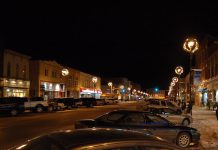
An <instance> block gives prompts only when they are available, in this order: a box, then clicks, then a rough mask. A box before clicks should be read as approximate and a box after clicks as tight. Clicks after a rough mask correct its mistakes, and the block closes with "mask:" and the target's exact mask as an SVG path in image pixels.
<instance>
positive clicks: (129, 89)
mask: <svg viewBox="0 0 218 150" xmlns="http://www.w3.org/2000/svg"><path fill="white" fill-rule="evenodd" d="M128 91H129V101H130V99H131V88H130V87H128Z"/></svg>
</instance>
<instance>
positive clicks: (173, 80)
mask: <svg viewBox="0 0 218 150" xmlns="http://www.w3.org/2000/svg"><path fill="white" fill-rule="evenodd" d="M178 80H179V79H178V78H177V77H173V78H172V82H174V83H175V84H176V83H177V82H178ZM177 87H178V86H177ZM177 93H178V88H177V90H176V92H175V94H176V97H175V98H176V101H177V103H178V96H177Z"/></svg>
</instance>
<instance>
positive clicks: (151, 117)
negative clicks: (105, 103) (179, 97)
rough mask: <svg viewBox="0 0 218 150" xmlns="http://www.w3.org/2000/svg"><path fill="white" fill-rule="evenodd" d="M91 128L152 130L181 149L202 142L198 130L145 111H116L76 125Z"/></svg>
mask: <svg viewBox="0 0 218 150" xmlns="http://www.w3.org/2000/svg"><path fill="white" fill-rule="evenodd" d="M91 127H100V128H120V129H129V130H135V131H140V132H144V131H145V130H150V131H151V132H152V133H153V134H154V135H156V136H159V137H162V138H164V139H167V140H168V141H170V142H173V143H176V144H177V145H179V146H180V147H189V146H190V145H198V143H199V141H200V133H199V132H198V131H197V130H196V129H194V128H191V127H186V126H176V125H174V124H173V123H171V122H169V121H168V120H166V119H165V118H163V117H161V116H159V115H155V114H148V113H146V112H143V111H133V110H116V111H112V112H109V113H106V114H104V115H102V116H100V117H98V118H96V119H83V120H80V121H78V122H76V123H75V128H77V129H78V128H91ZM146 132H147V131H146Z"/></svg>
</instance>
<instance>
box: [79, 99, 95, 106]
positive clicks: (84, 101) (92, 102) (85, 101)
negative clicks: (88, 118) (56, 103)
mask: <svg viewBox="0 0 218 150" xmlns="http://www.w3.org/2000/svg"><path fill="white" fill-rule="evenodd" d="M80 99H81V100H82V105H83V106H86V107H93V106H95V105H96V99H95V98H80Z"/></svg>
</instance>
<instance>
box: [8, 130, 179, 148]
mask: <svg viewBox="0 0 218 150" xmlns="http://www.w3.org/2000/svg"><path fill="white" fill-rule="evenodd" d="M17 149H19V150H115V149H116V150H136V149H137V150H145V149H146V150H163V149H164V150H180V149H181V148H180V147H178V146H176V145H173V144H172V143H169V142H167V141H165V140H163V139H162V138H160V137H156V136H152V135H149V134H143V133H140V132H136V131H130V130H120V129H110V128H107V129H99V128H92V129H81V130H75V131H71V130H66V131H59V132H54V133H50V134H47V135H44V136H40V137H37V138H34V139H32V140H29V141H27V142H25V143H23V144H21V145H19V146H16V147H14V148H11V150H17Z"/></svg>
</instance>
